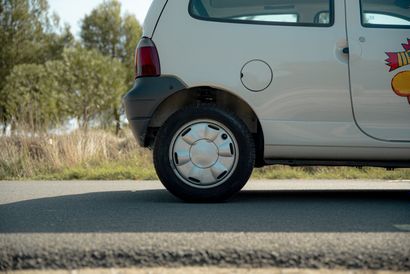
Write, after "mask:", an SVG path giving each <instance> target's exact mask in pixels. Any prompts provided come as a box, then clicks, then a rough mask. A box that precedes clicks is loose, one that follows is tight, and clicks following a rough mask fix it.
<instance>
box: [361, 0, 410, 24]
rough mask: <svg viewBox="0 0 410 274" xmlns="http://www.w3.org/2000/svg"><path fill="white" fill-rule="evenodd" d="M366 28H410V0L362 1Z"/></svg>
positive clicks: (363, 19)
mask: <svg viewBox="0 0 410 274" xmlns="http://www.w3.org/2000/svg"><path fill="white" fill-rule="evenodd" d="M361 9H362V25H363V26H364V27H376V28H377V27H393V28H410V0H383V1H381V0H361Z"/></svg>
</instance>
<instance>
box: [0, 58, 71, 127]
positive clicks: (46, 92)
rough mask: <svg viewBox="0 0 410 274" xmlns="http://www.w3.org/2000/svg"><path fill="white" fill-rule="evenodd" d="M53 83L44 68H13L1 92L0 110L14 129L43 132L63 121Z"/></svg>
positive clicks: (34, 66) (25, 65) (44, 66)
mask: <svg viewBox="0 0 410 274" xmlns="http://www.w3.org/2000/svg"><path fill="white" fill-rule="evenodd" d="M57 87H58V83H57V79H55V78H54V77H53V76H52V74H50V73H49V72H48V69H47V66H46V65H37V64H23V65H17V66H15V67H14V68H13V70H12V72H11V74H10V75H9V76H8V77H7V79H6V82H5V85H4V87H3V89H2V98H4V99H5V100H3V101H1V102H0V105H1V107H3V108H4V109H7V110H8V115H10V117H8V119H9V120H10V121H11V122H12V125H13V127H14V128H16V127H17V126H20V127H24V129H28V130H29V131H30V132H39V131H44V130H46V129H48V128H50V127H51V126H55V125H57V124H59V123H61V122H62V121H64V119H65V118H66V116H65V113H63V112H62V111H61V110H60V108H59V104H60V101H61V99H60V98H59V95H58V94H57V92H56V90H57Z"/></svg>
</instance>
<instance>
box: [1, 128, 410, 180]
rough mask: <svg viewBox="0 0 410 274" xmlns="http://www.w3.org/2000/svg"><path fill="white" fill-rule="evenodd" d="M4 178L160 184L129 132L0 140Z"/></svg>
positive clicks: (362, 173)
mask: <svg viewBox="0 0 410 274" xmlns="http://www.w3.org/2000/svg"><path fill="white" fill-rule="evenodd" d="M0 152H1V153H0V180H157V176H156V174H155V170H154V167H153V165H152V154H151V152H150V151H148V150H147V149H142V148H140V147H138V146H137V144H136V141H135V139H134V137H133V136H132V135H131V133H130V132H129V131H125V132H123V135H122V136H120V137H117V136H114V135H113V134H112V133H109V132H104V131H90V132H88V133H87V134H84V133H82V132H74V133H72V134H70V135H64V136H53V135H47V136H37V137H27V136H26V137H24V136H13V137H4V136H3V137H0ZM252 178H254V179H379V180H405V179H410V169H396V170H394V171H387V170H385V169H383V168H362V169H357V168H348V167H294V168H292V167H287V166H270V167H264V168H259V169H255V170H254V172H253V174H252Z"/></svg>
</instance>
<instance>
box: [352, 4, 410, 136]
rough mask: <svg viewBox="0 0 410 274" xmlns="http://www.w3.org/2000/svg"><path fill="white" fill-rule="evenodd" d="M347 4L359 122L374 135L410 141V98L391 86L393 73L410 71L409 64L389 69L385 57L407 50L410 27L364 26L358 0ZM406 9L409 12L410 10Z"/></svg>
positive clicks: (361, 126) (364, 129)
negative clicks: (399, 93) (400, 94)
mask: <svg viewBox="0 0 410 274" xmlns="http://www.w3.org/2000/svg"><path fill="white" fill-rule="evenodd" d="M346 4H347V6H346V8H347V19H348V20H347V30H348V38H349V47H350V56H351V58H350V81H351V92H352V101H353V109H354V114H355V118H356V122H357V125H358V126H359V127H360V128H361V129H362V130H363V132H365V133H366V134H368V135H369V136H371V137H373V138H377V139H382V140H390V141H410V100H408V99H407V98H406V97H401V96H398V95H397V94H395V92H394V91H393V90H392V81H393V78H394V76H395V75H397V73H400V72H404V71H409V70H410V65H408V66H402V67H400V68H397V69H395V70H394V71H389V70H390V66H389V65H388V64H387V62H388V61H386V59H388V57H389V56H388V55H387V53H389V52H392V53H393V52H394V53H396V52H397V53H398V52H405V49H404V48H403V46H402V44H404V43H407V39H410V29H408V28H407V29H404V28H387V27H386V28H372V27H364V26H363V25H362V22H361V20H360V18H361V12H360V7H359V4H358V1H353V0H347V1H346ZM407 13H409V16H410V10H407ZM409 49H410V44H409ZM409 73H410V72H409ZM408 81H410V78H408Z"/></svg>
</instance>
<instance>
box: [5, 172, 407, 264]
mask: <svg viewBox="0 0 410 274" xmlns="http://www.w3.org/2000/svg"><path fill="white" fill-rule="evenodd" d="M209 265H211V266H223V267H232V266H234V267H238V266H240V267H293V268H294V267H296V268H348V269H351V268H353V269H386V270H407V271H409V270H410V181H402V182H398V181H391V182H386V181H291V180H290V181H252V182H250V183H248V185H247V187H246V188H245V189H244V190H243V191H242V192H241V193H240V194H238V195H237V196H235V197H234V198H233V199H232V200H230V201H229V202H227V203H220V204H187V203H182V202H181V201H179V200H177V199H176V198H174V197H173V196H171V195H170V194H168V192H167V191H165V190H164V189H163V188H162V187H161V185H160V184H159V183H158V182H129V181H126V182H0V270H9V269H44V268H53V269H67V268H68V269H73V268H84V267H87V268H90V267H130V266H140V267H157V266H174V267H180V266H209Z"/></svg>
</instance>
